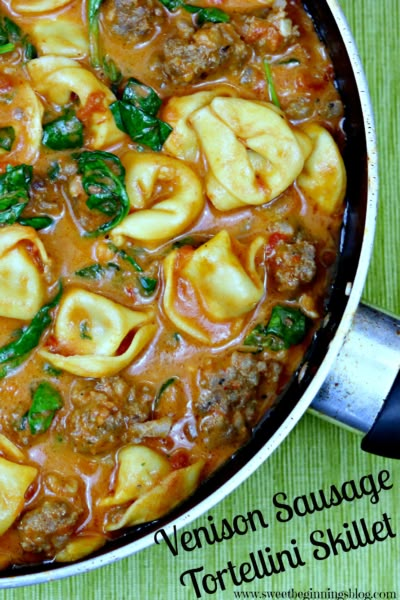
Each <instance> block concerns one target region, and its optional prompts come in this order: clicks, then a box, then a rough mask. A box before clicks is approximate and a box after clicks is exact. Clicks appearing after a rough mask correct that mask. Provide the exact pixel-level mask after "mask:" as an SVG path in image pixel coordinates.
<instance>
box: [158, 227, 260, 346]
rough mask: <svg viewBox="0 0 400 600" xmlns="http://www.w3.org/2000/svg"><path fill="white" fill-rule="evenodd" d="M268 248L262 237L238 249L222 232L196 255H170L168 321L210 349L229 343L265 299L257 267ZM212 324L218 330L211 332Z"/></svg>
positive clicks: (166, 298) (166, 301) (166, 264)
mask: <svg viewBox="0 0 400 600" xmlns="http://www.w3.org/2000/svg"><path fill="white" fill-rule="evenodd" d="M264 244H265V240H264V238H263V237H261V236H259V237H257V238H255V239H254V241H253V242H252V243H251V244H250V246H248V247H239V245H238V244H233V242H232V239H231V238H230V236H229V233H228V232H227V231H221V232H220V233H218V234H217V235H216V236H215V237H213V238H212V239H211V240H210V241H209V242H207V243H205V244H203V245H202V246H200V247H199V248H197V249H196V250H194V251H193V250H187V249H182V250H181V251H179V250H175V251H174V252H172V253H171V254H170V255H169V256H168V257H167V258H166V259H165V261H164V271H165V280H166V283H165V293H164V309H165V312H166V314H167V316H168V317H169V319H171V321H172V322H173V323H174V324H175V325H176V326H177V327H178V328H179V330H180V331H183V332H185V333H187V334H189V335H191V336H193V337H194V338H196V339H199V340H201V341H202V342H204V343H206V344H212V343H217V342H218V341H226V339H227V338H229V337H231V336H232V335H233V334H234V332H235V331H237V329H238V328H240V327H241V325H242V320H241V317H242V316H244V315H245V314H247V313H248V312H249V311H251V310H253V309H254V308H255V307H256V305H257V303H258V302H259V301H260V300H261V298H262V296H263V294H264V284H263V280H262V275H260V273H259V272H258V269H257V264H256V258H257V254H258V253H259V252H260V250H261V249H262V247H263V246H264ZM185 291H186V294H185ZM210 322H213V323H215V324H219V325H220V326H219V327H218V325H217V326H216V327H214V328H212V327H210V326H209V323H210ZM213 331H215V334H214V335H213Z"/></svg>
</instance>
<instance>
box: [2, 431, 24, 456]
mask: <svg viewBox="0 0 400 600" xmlns="http://www.w3.org/2000/svg"><path fill="white" fill-rule="evenodd" d="M0 452H1V453H2V454H4V455H5V456H6V457H7V458H11V459H13V460H17V461H23V460H24V458H25V456H24V454H23V452H22V451H21V450H20V449H19V448H18V446H16V445H15V444H14V443H13V442H12V441H11V440H9V439H8V438H7V437H6V436H5V435H3V434H2V433H0Z"/></svg>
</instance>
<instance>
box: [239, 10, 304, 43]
mask: <svg viewBox="0 0 400 600" xmlns="http://www.w3.org/2000/svg"><path fill="white" fill-rule="evenodd" d="M285 8H286V2H281V3H280V6H274V7H272V8H271V9H267V10H264V11H261V12H260V13H259V14H256V15H254V14H253V15H236V16H234V17H233V19H232V24H233V25H234V27H235V29H236V30H237V32H238V33H239V35H240V37H241V38H242V39H243V40H244V41H245V42H246V44H250V45H251V46H252V47H254V48H256V49H257V50H258V51H259V52H262V53H267V54H272V53H276V52H282V51H283V50H284V49H285V48H287V47H288V46H289V45H290V44H291V43H293V41H294V40H295V39H296V37H297V36H298V35H299V33H298V30H297V27H296V26H294V25H293V22H292V20H291V19H289V18H288V16H287V13H286V11H285Z"/></svg>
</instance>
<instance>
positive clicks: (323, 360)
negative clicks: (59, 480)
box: [0, 0, 400, 588]
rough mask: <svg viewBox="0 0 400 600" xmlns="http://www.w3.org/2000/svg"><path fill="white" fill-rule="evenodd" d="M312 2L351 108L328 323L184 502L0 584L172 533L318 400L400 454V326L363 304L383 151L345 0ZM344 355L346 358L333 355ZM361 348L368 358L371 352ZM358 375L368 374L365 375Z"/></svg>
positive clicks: (376, 447) (80, 568)
mask: <svg viewBox="0 0 400 600" xmlns="http://www.w3.org/2000/svg"><path fill="white" fill-rule="evenodd" d="M304 6H305V8H306V10H307V11H308V12H309V13H310V15H311V16H312V18H313V20H314V23H315V27H316V29H317V31H318V33H319V35H320V37H321V38H322V40H323V41H324V42H325V44H326V45H327V47H328V49H329V53H330V56H331V58H332V61H333V63H334V67H335V71H336V81H337V85H338V88H339V90H340V93H341V96H342V99H343V102H344V105H345V111H346V118H345V123H344V130H345V134H346V138H347V143H346V149H345V154H344V159H345V163H346V169H347V172H348V173H349V174H350V176H349V183H348V190H347V198H346V201H347V208H346V215H345V220H344V225H343V231H342V236H341V247H340V258H339V261H338V265H337V273H336V277H335V280H334V284H333V287H332V292H331V296H330V300H329V305H328V313H327V318H326V319H325V322H324V325H323V327H322V328H321V329H320V330H319V331H318V332H317V334H316V336H315V338H314V340H313V343H312V345H311V347H310V348H309V350H308V352H307V354H306V356H305V359H304V361H303V364H302V367H301V369H299V371H298V372H297V373H296V375H295V377H293V379H292V381H291V383H290V384H289V386H288V387H287V388H286V390H285V393H284V395H283V396H282V397H281V398H280V400H279V402H278V403H277V405H276V407H275V408H274V410H273V411H271V412H270V413H269V414H268V415H267V417H266V418H265V419H264V420H263V421H262V422H261V423H260V424H259V425H258V426H257V428H256V429H255V431H254V434H253V436H252V439H251V440H250V441H249V443H248V444H247V445H246V446H245V447H243V448H242V449H241V450H240V451H238V452H237V453H236V455H235V456H234V457H232V458H231V459H230V460H229V461H228V462H227V463H226V464H225V465H224V466H223V467H222V468H221V469H220V470H219V471H218V472H217V473H216V474H215V475H214V476H213V477H211V478H210V479H209V480H208V481H206V482H205V483H204V484H203V485H202V486H201V487H200V488H199V489H198V490H197V492H196V493H195V494H194V495H193V496H192V497H191V498H190V499H189V500H187V501H186V502H185V503H184V504H182V505H181V506H180V507H179V508H178V509H176V510H175V511H173V512H172V513H170V514H169V515H168V516H166V517H165V518H163V519H161V520H159V521H157V522H156V523H150V524H147V525H144V526H141V527H138V528H134V529H132V530H130V531H127V532H126V533H124V534H123V535H122V536H121V537H120V538H119V539H118V540H115V541H112V542H110V543H109V544H108V545H106V546H105V547H104V548H103V549H102V550H101V551H99V552H98V553H97V554H96V555H94V556H93V557H91V558H89V559H85V560H83V561H81V562H78V563H75V564H72V565H67V566H63V567H60V566H59V565H56V564H54V563H51V564H48V565H45V566H43V565H42V566H40V567H32V566H31V567H23V568H21V569H19V570H13V571H9V572H7V571H5V572H3V573H2V575H1V579H0V587H3V588H7V587H16V586H22V585H30V584H35V583H40V582H44V581H47V580H48V579H49V577H51V578H52V579H56V578H61V577H67V576H72V575H75V574H78V573H82V572H85V571H87V570H90V569H94V568H97V567H100V566H102V565H105V564H109V563H110V562H113V561H116V560H119V559H121V558H123V557H126V556H128V555H131V554H133V553H135V552H138V551H140V550H141V549H143V548H145V547H147V546H149V545H150V544H151V543H152V542H153V539H154V532H155V531H157V530H158V529H160V528H161V527H164V528H165V529H166V531H167V532H168V531H169V528H172V526H173V525H176V526H177V527H182V526H184V525H187V524H188V523H189V522H190V521H192V520H193V519H195V518H196V517H198V516H199V515H200V514H202V513H203V512H205V511H207V510H209V509H210V508H211V507H212V506H214V505H215V504H216V503H217V502H219V501H220V500H222V498H224V497H225V496H226V495H227V494H229V493H230V492H231V491H232V490H233V489H235V488H236V487H237V486H238V485H240V483H241V482H243V480H244V479H245V478H247V477H248V476H249V475H250V474H251V473H253V472H254V471H255V470H256V469H257V468H258V467H259V466H260V465H261V464H262V463H263V462H264V461H265V460H266V459H267V457H268V456H269V455H270V454H271V453H272V452H273V451H274V450H275V448H276V447H277V446H278V445H279V444H280V443H281V442H282V441H283V440H284V438H285V437H286V435H288V433H289V432H290V431H291V429H292V428H293V427H294V426H295V425H296V423H297V422H298V421H299V419H300V418H301V417H302V415H303V414H304V412H305V411H306V410H307V409H308V408H309V406H310V405H311V404H312V405H313V407H314V408H315V409H316V410H319V411H323V412H325V413H326V414H328V415H329V416H330V417H333V418H336V419H338V420H342V421H343V422H345V423H346V424H348V425H350V426H352V427H355V428H357V429H361V430H363V431H364V432H365V433H366V436H365V437H364V439H363V443H362V446H363V447H364V449H366V450H370V451H374V452H377V453H381V454H384V455H386V456H392V457H396V458H399V457H400V445H399V444H397V445H396V443H395V441H394V439H395V438H394V437H393V434H394V433H395V432H396V431H398V417H397V415H396V412H397V413H400V411H399V410H398V408H399V403H400V400H399V392H398V390H399V387H400V383H399V377H398V375H397V373H398V368H399V348H398V341H397V338H396V331H397V329H398V325H397V324H396V323H395V322H394V321H393V320H392V319H390V318H389V317H385V316H382V315H379V314H377V313H375V312H372V311H370V309H366V308H365V307H362V308H361V309H360V308H359V301H360V297H361V292H362V289H363V285H364V281H365V277H366V274H367V270H368V264H369V259H370V255H371V250H372V244H373V233H374V228H375V219H376V212H377V183H378V182H377V157H376V145H375V134H374V124H373V117H372V113H371V106H370V100H369V95H368V90H367V85H366V81H365V78H364V75H363V72H362V67H361V64H360V60H359V57H358V54H357V50H356V47H355V44H354V41H353V39H352V36H351V33H350V32H349V29H348V26H347V24H346V21H345V19H344V17H343V15H342V12H341V10H340V8H339V5H338V3H337V2H336V1H335V0H305V1H304ZM352 327H353V329H352V331H351V332H350V330H351V328H352ZM349 332H350V333H349ZM365 340H368V341H365ZM360 343H361V344H364V345H365V347H368V346H372V345H373V347H374V348H375V351H372V354H375V355H376V354H377V353H378V355H379V356H381V357H383V356H384V357H386V358H387V359H386V358H385V360H383V361H380V362H379V361H378V364H377V366H376V367H374V368H376V369H377V371H376V370H375V371H373V372H372V366H371V364H370V363H368V368H367V369H366V371H368V372H369V373H372V375H371V379H372V380H376V375H375V373H377V372H379V379H380V386H379V389H375V388H374V390H372V391H371V387H370V386H369V385H368V384H367V386H366V387H367V388H368V389H369V390H370V391H369V393H368V396H367V397H366V394H364V393H357V392H358V390H359V389H360V388H359V385H360V383H359V382H358V381H355V379H354V377H355V372H354V370H353V367H352V366H351V365H353V364H354V363H351V362H350V361H351V360H355V361H357V360H360V359H358V358H357V356H356V357H355V358H354V354H353V348H354V346H356V347H359V346H360ZM338 355H339V362H335V361H336V358H337V356H338ZM361 356H362V357H363V358H365V355H363V353H362V354H361ZM374 364H376V361H374ZM356 370H357V371H358V372H360V370H359V369H356ZM396 376H397V379H396ZM360 378H361V380H362V381H363V380H365V376H364V375H362V374H361V375H360ZM349 397H351V402H350V403H349V402H348V401H346V402H342V406H340V401H343V399H348V398H349ZM385 399H386V402H384V400H385ZM358 400H360V403H359V404H358ZM362 400H363V401H364V405H363V406H361V401H362ZM337 401H339V404H338V402H337ZM343 407H344V408H343ZM395 417H396V418H395ZM396 427H397V429H396ZM367 432H368V433H367ZM391 434H392V435H391Z"/></svg>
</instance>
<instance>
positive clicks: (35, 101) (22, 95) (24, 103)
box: [0, 76, 43, 166]
mask: <svg viewBox="0 0 400 600" xmlns="http://www.w3.org/2000/svg"><path fill="white" fill-rule="evenodd" d="M4 83H5V85H6V88H7V90H8V94H7V93H6V94H5V95H4V96H3V97H0V128H3V127H4V128H6V127H11V128H12V129H13V131H14V136H15V141H14V143H13V145H12V148H11V150H10V151H9V152H8V151H6V150H4V149H3V148H0V166H3V165H4V166H5V165H7V164H20V163H28V164H29V163H31V162H34V161H35V160H36V159H37V156H38V153H39V149H40V145H41V142H42V116H43V105H42V103H41V102H40V100H39V98H38V97H37V96H36V94H35V93H34V91H33V89H32V88H31V86H30V85H29V84H28V83H24V82H21V83H19V84H18V85H16V86H15V87H12V84H11V80H10V83H9V86H8V78H7V76H5V82H4ZM10 99H12V102H10Z"/></svg>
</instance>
